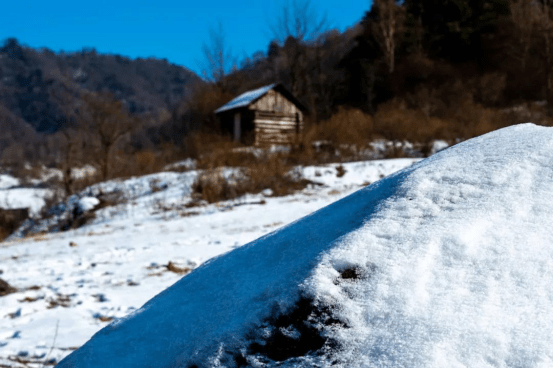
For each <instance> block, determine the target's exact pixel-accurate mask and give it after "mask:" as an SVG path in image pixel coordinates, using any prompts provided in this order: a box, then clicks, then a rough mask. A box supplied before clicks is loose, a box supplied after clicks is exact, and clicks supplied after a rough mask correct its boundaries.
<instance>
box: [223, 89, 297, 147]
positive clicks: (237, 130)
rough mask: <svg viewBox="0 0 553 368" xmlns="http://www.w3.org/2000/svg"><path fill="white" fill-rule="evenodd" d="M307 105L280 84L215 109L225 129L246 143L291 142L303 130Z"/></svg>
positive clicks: (255, 144)
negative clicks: (304, 105)
mask: <svg viewBox="0 0 553 368" xmlns="http://www.w3.org/2000/svg"><path fill="white" fill-rule="evenodd" d="M304 112H305V108H304V107H303V105H302V104H301V103H300V102H299V101H298V100H297V99H296V98H295V97H294V96H292V94H291V93H290V92H288V91H287V90H286V89H285V88H284V87H283V86H282V85H281V84H271V85H268V86H265V87H261V88H258V89H256V90H253V91H249V92H245V93H243V94H241V95H240V96H238V97H236V98H235V99H233V100H232V101H230V102H228V103H227V104H225V105H224V106H221V107H220V108H218V109H217V110H215V114H216V115H217V117H218V118H219V121H220V123H221V128H222V130H223V133H226V134H229V135H232V137H234V140H235V141H236V142H240V143H243V144H245V145H254V146H258V147H261V146H269V145H292V144H295V143H296V142H298V141H299V138H300V136H301V134H303V128H304V125H303V115H304Z"/></svg>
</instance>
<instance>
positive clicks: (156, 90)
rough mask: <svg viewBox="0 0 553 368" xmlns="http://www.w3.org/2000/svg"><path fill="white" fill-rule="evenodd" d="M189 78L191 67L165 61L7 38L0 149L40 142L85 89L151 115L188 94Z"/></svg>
mask: <svg viewBox="0 0 553 368" xmlns="http://www.w3.org/2000/svg"><path fill="white" fill-rule="evenodd" d="M195 83H201V79H200V78H199V77H197V76H196V75H195V74H194V73H193V72H191V71H189V70H187V69H185V68H183V67H180V66H177V65H173V64H170V63H169V62H167V61H166V60H159V59H153V58H149V59H136V60H131V59H129V58H126V57H121V56H118V55H102V54H98V53H97V52H96V51H95V50H93V49H83V50H82V51H81V52H75V53H54V52H52V51H50V50H48V49H39V50H35V49H32V48H29V47H25V46H22V45H21V44H19V43H18V41H17V40H15V39H7V40H5V41H4V45H3V47H0V124H1V127H2V129H0V142H1V144H0V151H2V150H3V149H6V148H9V147H10V145H12V144H18V145H19V144H21V143H23V144H25V145H28V146H33V144H35V143H36V144H39V145H40V143H43V142H44V140H45V139H44V134H52V133H55V132H57V131H59V130H60V129H63V128H65V127H66V126H67V122H68V118H69V117H68V110H71V109H74V105H75V104H77V105H78V103H79V101H82V99H83V96H84V94H86V93H89V92H100V93H109V94H111V95H112V97H113V98H114V99H116V100H120V101H123V102H124V105H125V109H126V110H128V112H129V113H131V114H136V115H137V116H145V115H146V114H147V115H149V116H155V117H156V118H157V117H158V116H159V117H163V116H168V115H169V112H170V111H171V110H172V109H173V108H174V107H175V105H176V104H178V103H181V102H182V101H183V100H184V99H186V98H188V97H189V95H190V94H191V93H192V90H193V85H194V84H195ZM37 133H38V134H37ZM0 153H1V152H0ZM24 156H25V155H24ZM27 156H31V157H28V159H31V160H32V159H34V158H36V159H47V157H44V156H43V155H41V156H42V157H32V156H33V155H27Z"/></svg>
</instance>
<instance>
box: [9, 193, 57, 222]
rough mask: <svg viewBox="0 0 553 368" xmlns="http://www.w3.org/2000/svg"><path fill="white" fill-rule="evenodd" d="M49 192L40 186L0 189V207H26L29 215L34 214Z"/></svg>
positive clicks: (37, 211)
mask: <svg viewBox="0 0 553 368" xmlns="http://www.w3.org/2000/svg"><path fill="white" fill-rule="evenodd" d="M51 194H52V191H51V190H49V189H41V188H9V189H0V208H3V209H16V208H28V209H29V213H30V215H31V216H36V215H37V214H38V213H39V212H40V209H41V208H42V207H44V203H45V198H47V197H48V196H50V195H51Z"/></svg>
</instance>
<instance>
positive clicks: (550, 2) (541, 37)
mask: <svg viewBox="0 0 553 368" xmlns="http://www.w3.org/2000/svg"><path fill="white" fill-rule="evenodd" d="M533 6H534V7H536V8H537V23H538V42H539V44H538V45H539V47H538V49H539V50H541V56H542V60H543V68H544V74H545V78H544V79H545V87H546V98H547V104H548V107H549V112H550V114H553V0H541V1H536V2H535V3H534V4H533Z"/></svg>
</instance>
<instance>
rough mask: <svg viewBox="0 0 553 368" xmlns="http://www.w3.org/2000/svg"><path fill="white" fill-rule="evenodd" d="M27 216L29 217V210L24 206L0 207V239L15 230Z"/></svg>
mask: <svg viewBox="0 0 553 368" xmlns="http://www.w3.org/2000/svg"><path fill="white" fill-rule="evenodd" d="M27 218H29V210H28V209H26V208H21V209H12V210H7V209H0V241H2V240H4V239H5V238H7V237H8V236H9V235H11V234H12V233H13V232H14V231H15V230H17V228H19V226H20V225H21V224H22V223H23V221H25V220H26V219H27Z"/></svg>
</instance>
